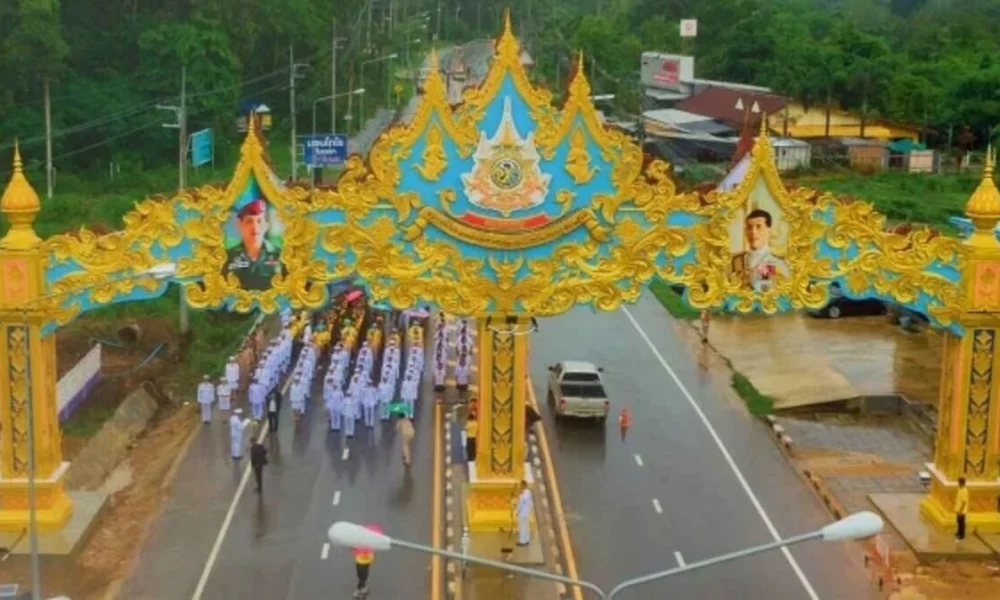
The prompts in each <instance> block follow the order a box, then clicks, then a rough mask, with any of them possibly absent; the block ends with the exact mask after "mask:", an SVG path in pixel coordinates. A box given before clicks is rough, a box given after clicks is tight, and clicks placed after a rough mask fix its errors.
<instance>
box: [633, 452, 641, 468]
mask: <svg viewBox="0 0 1000 600" xmlns="http://www.w3.org/2000/svg"><path fill="white" fill-rule="evenodd" d="M633 456H634V457H635V464H637V465H639V466H640V467H641V466H642V457H641V456H639V454H638V453H636V454H634V455H633Z"/></svg>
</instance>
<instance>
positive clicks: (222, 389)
mask: <svg viewBox="0 0 1000 600" xmlns="http://www.w3.org/2000/svg"><path fill="white" fill-rule="evenodd" d="M215 395H216V396H218V397H219V410H229V408H230V403H231V402H232V399H233V388H231V387H230V386H229V381H228V380H227V379H226V378H225V377H220V378H219V385H217V386H215Z"/></svg>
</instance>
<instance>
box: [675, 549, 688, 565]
mask: <svg viewBox="0 0 1000 600" xmlns="http://www.w3.org/2000/svg"><path fill="white" fill-rule="evenodd" d="M674 558H676V559H677V564H678V565H680V566H682V567H686V566H687V563H686V562H684V557H683V556H681V553H680V552H677V551H676V550H674Z"/></svg>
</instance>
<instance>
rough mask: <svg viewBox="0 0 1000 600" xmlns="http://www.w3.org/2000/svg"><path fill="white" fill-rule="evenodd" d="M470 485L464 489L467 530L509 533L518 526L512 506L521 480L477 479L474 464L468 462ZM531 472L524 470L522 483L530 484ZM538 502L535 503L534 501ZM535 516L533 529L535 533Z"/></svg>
mask: <svg viewBox="0 0 1000 600" xmlns="http://www.w3.org/2000/svg"><path fill="white" fill-rule="evenodd" d="M468 466H469V483H468V484H466V485H465V488H464V490H463V493H464V496H465V498H464V501H465V515H466V522H467V523H468V525H469V531H473V532H476V531H478V532H484V531H494V532H495V531H505V532H506V531H511V530H512V529H513V528H515V527H516V526H517V522H516V519H515V517H514V506H515V504H516V503H517V495H518V493H519V489H518V488H519V486H520V484H521V481H520V480H519V479H480V478H479V477H477V476H476V467H475V463H468ZM532 479H533V478H532V477H531V469H530V468H527V465H526V468H525V481H527V482H528V484H529V485H530V484H531V483H533V480H532ZM536 502H537V500H536ZM535 523H536V520H535V517H534V514H532V516H531V527H532V530H537V526H536V524H535Z"/></svg>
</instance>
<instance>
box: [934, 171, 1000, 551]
mask: <svg viewBox="0 0 1000 600" xmlns="http://www.w3.org/2000/svg"><path fill="white" fill-rule="evenodd" d="M965 213H966V214H967V215H968V216H969V218H970V219H971V220H972V223H973V225H974V226H975V230H974V231H973V233H972V235H971V236H969V238H968V239H967V240H966V242H965V244H966V246H967V248H968V257H967V260H966V264H965V266H964V268H963V269H962V282H961V286H962V294H961V295H962V299H963V305H962V314H961V316H960V317H959V318H960V322H961V324H962V327H963V328H964V330H965V333H964V334H963V335H961V336H959V335H955V334H953V333H950V332H946V333H945V338H944V348H943V352H942V359H941V360H942V368H941V385H940V400H939V404H938V431H937V440H936V444H935V451H934V464H932V465H928V469H929V471H930V473H931V486H930V493H929V494H928V495H927V496H926V497H925V498H924V499H923V501H922V502H921V504H920V511H921V513H922V514H923V515H925V516H926V517H928V518H929V519H931V521H933V522H934V523H935V524H936V525H937V526H938V527H939V528H941V529H944V530H954V528H955V512H954V507H955V492H956V490H957V489H958V478H959V477H964V478H965V479H966V485H967V487H968V489H969V510H968V515H967V517H966V519H967V525H968V527H969V528H970V530H978V531H980V532H982V533H1000V352H998V350H1000V348H998V345H1000V243H998V242H997V238H996V234H995V232H994V229H995V228H996V226H997V223H998V222H1000V192H998V191H997V187H996V184H995V183H994V181H993V156H992V153H991V151H987V159H986V167H985V169H984V171H983V179H982V181H981V182H980V183H979V186H978V187H977V188H976V191H975V192H973V194H972V197H971V198H970V199H969V202H968V204H966V207H965Z"/></svg>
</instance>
